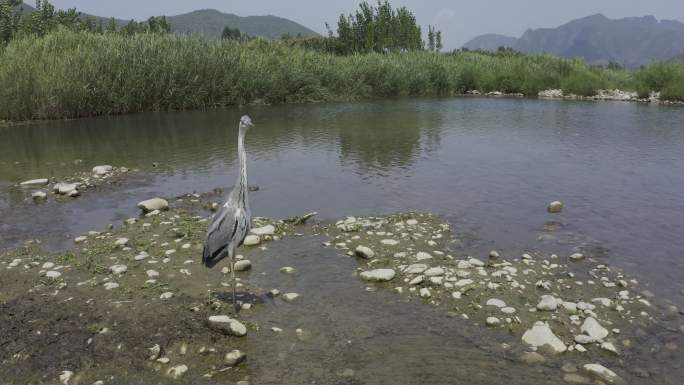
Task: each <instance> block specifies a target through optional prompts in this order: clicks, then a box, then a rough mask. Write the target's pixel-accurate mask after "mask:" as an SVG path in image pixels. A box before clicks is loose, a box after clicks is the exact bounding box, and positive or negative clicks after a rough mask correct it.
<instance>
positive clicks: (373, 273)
mask: <svg viewBox="0 0 684 385" xmlns="http://www.w3.org/2000/svg"><path fill="white" fill-rule="evenodd" d="M395 275H396V272H395V271H394V270H392V269H376V270H370V271H364V272H362V273H361V278H363V279H364V280H366V281H370V282H387V281H391V280H392V279H394V276H395Z"/></svg>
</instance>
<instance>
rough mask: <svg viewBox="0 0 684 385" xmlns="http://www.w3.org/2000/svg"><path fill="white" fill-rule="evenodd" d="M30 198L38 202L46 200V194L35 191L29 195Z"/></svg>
mask: <svg viewBox="0 0 684 385" xmlns="http://www.w3.org/2000/svg"><path fill="white" fill-rule="evenodd" d="M31 198H33V199H34V200H37V201H39V200H43V199H47V194H46V193H45V191H36V192H34V193H33V194H31Z"/></svg>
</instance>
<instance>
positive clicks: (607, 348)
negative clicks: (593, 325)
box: [601, 342, 620, 354]
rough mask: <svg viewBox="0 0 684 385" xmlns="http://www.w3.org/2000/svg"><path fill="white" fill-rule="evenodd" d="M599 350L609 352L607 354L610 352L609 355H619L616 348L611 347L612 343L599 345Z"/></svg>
mask: <svg viewBox="0 0 684 385" xmlns="http://www.w3.org/2000/svg"><path fill="white" fill-rule="evenodd" d="M601 349H603V350H607V351H609V352H611V353H615V354H620V353H619V352H618V350H617V348H616V347H615V345H613V343H611V342H604V343H602V344H601Z"/></svg>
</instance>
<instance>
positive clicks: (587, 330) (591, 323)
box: [580, 317, 608, 341]
mask: <svg viewBox="0 0 684 385" xmlns="http://www.w3.org/2000/svg"><path fill="white" fill-rule="evenodd" d="M580 330H581V331H582V333H584V334H586V335H588V336H589V337H591V338H592V339H593V341H599V340H602V339H604V338H606V337H608V330H607V329H605V328H604V327H603V326H601V324H599V323H598V321H596V319H594V317H587V319H585V320H584V323H582V327H580Z"/></svg>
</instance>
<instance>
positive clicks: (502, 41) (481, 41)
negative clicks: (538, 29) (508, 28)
mask: <svg viewBox="0 0 684 385" xmlns="http://www.w3.org/2000/svg"><path fill="white" fill-rule="evenodd" d="M517 41H518V38H517V37H512V36H506V35H498V34H495V33H488V34H486V35H480V36H477V37H476V38H474V39H472V40H470V41H469V42H467V43H466V44H465V45H463V47H464V48H468V49H470V50H478V49H481V50H485V51H495V50H497V49H498V48H499V47H513V45H515V43H516V42H517Z"/></svg>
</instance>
